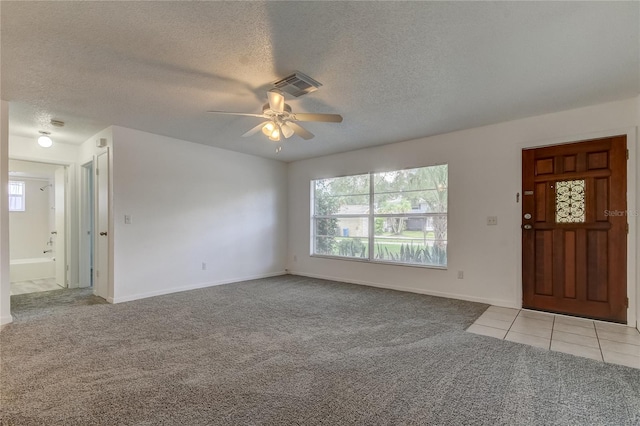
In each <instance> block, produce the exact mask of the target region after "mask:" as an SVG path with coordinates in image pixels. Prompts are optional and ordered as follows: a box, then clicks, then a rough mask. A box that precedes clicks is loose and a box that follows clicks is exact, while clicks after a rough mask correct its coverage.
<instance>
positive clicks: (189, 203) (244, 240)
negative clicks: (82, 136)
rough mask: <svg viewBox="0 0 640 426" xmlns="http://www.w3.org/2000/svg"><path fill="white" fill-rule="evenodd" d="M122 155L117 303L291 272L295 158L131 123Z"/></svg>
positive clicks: (117, 178)
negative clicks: (270, 156) (290, 181)
mask: <svg viewBox="0 0 640 426" xmlns="http://www.w3.org/2000/svg"><path fill="white" fill-rule="evenodd" d="M112 154H113V157H112V159H113V162H112V164H113V174H112V179H113V192H112V193H113V200H112V201H113V203H112V208H113V233H112V235H113V241H114V251H113V253H114V262H113V285H114V301H115V302H121V301H126V300H132V299H137V298H142V297H148V296H152V295H156V294H164V293H171V292H175V291H182V290H187V289H191V288H198V287H205V286H210V285H215V284H222V283H227V282H234V281H241V280H245V279H250V278H254V277H265V276H270V275H277V274H281V273H284V269H285V263H286V251H287V238H286V235H287V225H286V224H287V196H286V192H287V177H286V176H287V166H286V164H284V163H281V162H277V161H273V160H267V159H263V158H259V157H254V156H250V155H245V154H240V153H236V152H231V151H226V150H222V149H218V148H213V147H208V146H204V145H198V144H194V143H190V142H185V141H181V140H177V139H173V138H168V137H163V136H158V135H153V134H150V133H145V132H140V131H136V130H131V129H126V128H122V127H113V151H112ZM125 215H131V219H132V223H131V224H130V225H125V224H124V216H125ZM203 262H204V263H206V270H202V263H203Z"/></svg>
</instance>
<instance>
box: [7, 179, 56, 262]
mask: <svg viewBox="0 0 640 426" xmlns="http://www.w3.org/2000/svg"><path fill="white" fill-rule="evenodd" d="M12 180H19V181H23V182H24V183H25V211H23V212H9V244H10V247H11V259H29V258H35V257H51V255H50V254H44V253H43V251H44V250H48V249H51V248H52V247H51V246H48V245H47V241H48V239H49V237H50V236H51V234H50V225H51V224H50V216H51V215H50V211H51V207H52V206H51V204H50V202H51V200H50V194H51V191H53V189H52V188H48V189H45V190H44V191H40V188H41V187H42V186H44V185H47V184H48V183H49V182H48V181H45V180H40V179H38V180H34V179H24V178H12Z"/></svg>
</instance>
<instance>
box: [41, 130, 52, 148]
mask: <svg viewBox="0 0 640 426" xmlns="http://www.w3.org/2000/svg"><path fill="white" fill-rule="evenodd" d="M50 134H51V133H49V132H43V131H40V137H39V138H38V145H40V146H41V147H43V148H50V147H51V145H53V141H52V140H51V138H50V137H49V135H50Z"/></svg>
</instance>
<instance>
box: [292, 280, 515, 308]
mask: <svg viewBox="0 0 640 426" xmlns="http://www.w3.org/2000/svg"><path fill="white" fill-rule="evenodd" d="M289 274H291V275H299V276H302V277H309V278H319V279H323V280H331V281H341V282H345V283H350V284H360V285H366V286H369V287H378V288H386V289H389V290H398V291H406V292H409V293H418V294H426V295H429V296H437V297H446V298H448V299H458V300H467V301H469V302H478V303H485V304H487V305H494V306H502V307H504V308H514V309H520V308H521V306H520V305H519V304H517V303H514V302H513V301H510V300H502V299H491V298H486V297H476V296H468V295H465V294H458V293H447V292H442V291H434V290H426V289H421V288H414V287H402V286H396V285H392V284H385V283H374V282H370V281H362V280H351V279H345V278H341V277H332V276H329V275H319V274H308V273H305V272H295V271H289Z"/></svg>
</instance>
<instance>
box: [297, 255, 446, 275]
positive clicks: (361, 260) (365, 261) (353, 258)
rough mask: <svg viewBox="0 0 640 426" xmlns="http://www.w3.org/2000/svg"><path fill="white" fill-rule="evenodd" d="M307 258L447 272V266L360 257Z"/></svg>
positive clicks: (326, 256) (327, 256) (318, 256)
mask: <svg viewBox="0 0 640 426" xmlns="http://www.w3.org/2000/svg"><path fill="white" fill-rule="evenodd" d="M309 257H317V258H320V259H330V260H346V261H349V262H361V263H370V264H379V265H392V266H408V267H410V268H422V269H438V270H441V271H446V270H448V269H449V268H448V266H439V265H420V264H417V263H399V262H387V261H384V260H369V259H363V258H361V257H343V256H330V255H326V254H310V255H309Z"/></svg>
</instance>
